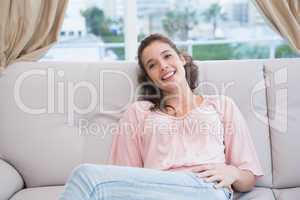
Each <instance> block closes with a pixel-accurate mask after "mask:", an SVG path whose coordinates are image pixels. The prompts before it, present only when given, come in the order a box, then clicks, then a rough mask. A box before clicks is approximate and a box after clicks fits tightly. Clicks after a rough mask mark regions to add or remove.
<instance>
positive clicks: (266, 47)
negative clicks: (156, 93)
mask: <svg viewBox="0 0 300 200" xmlns="http://www.w3.org/2000/svg"><path fill="white" fill-rule="evenodd" d="M126 5H128V6H131V7H132V8H136V20H132V18H131V19H128V18H129V17H134V16H135V14H134V12H133V13H128V14H127V15H126ZM129 10H130V9H129ZM131 11H132V10H131ZM131 11H129V12H131ZM125 18H127V21H131V22H132V21H137V23H127V24H128V27H127V29H126V30H130V31H132V30H135V29H137V33H135V32H134V31H133V32H130V33H129V34H130V35H131V39H132V37H134V38H136V40H138V41H140V40H141V39H142V38H144V37H145V36H146V35H148V34H150V33H155V32H158V33H163V34H165V35H167V36H168V37H170V38H171V39H173V41H175V43H177V44H178V46H179V47H180V48H182V49H183V50H185V51H187V52H188V53H189V54H191V55H192V56H193V58H194V59H196V60H198V59H199V60H221V59H222V60H227V59H261V58H282V57H298V56H297V55H296V54H295V53H293V51H292V50H291V48H290V47H289V46H288V44H287V42H286V41H284V40H282V39H281V37H280V36H279V35H278V34H277V33H276V32H275V31H273V30H272V29H271V28H270V27H269V25H268V24H267V23H266V22H265V20H264V17H263V16H261V15H260V14H259V12H258V11H257V9H256V8H255V6H254V5H253V4H252V3H251V1H250V0H218V1H217V0H205V1H203V0H110V1H104V0H70V2H69V7H68V9H67V12H66V17H65V21H64V24H63V27H62V31H61V37H60V41H59V43H58V44H57V45H56V46H54V48H52V49H51V50H50V51H49V52H48V53H47V55H46V56H45V57H44V58H43V60H72V61H74V58H75V59H77V60H80V61H89V60H93V61H96V60H124V59H125V49H126V50H128V49H129V50H131V51H132V52H136V49H132V48H136V47H135V45H133V43H134V42H135V41H131V40H130V42H128V43H126V44H125V26H124V24H125V21H126V19H125ZM135 36H136V37H135ZM129 38H130V37H129ZM125 47H126V48H125ZM130 48H131V49H130ZM62 52H64V53H62ZM68 52H69V53H68ZM134 57H135V56H131V58H134Z"/></svg>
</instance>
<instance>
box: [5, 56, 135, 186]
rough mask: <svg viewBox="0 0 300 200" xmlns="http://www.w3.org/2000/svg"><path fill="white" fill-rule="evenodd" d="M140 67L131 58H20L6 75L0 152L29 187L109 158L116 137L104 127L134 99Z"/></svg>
mask: <svg viewBox="0 0 300 200" xmlns="http://www.w3.org/2000/svg"><path fill="white" fill-rule="evenodd" d="M132 66H133V67H132ZM135 70H136V65H135V63H130V62H129V63H127V62H114V63H63V62H61V63H60V62H45V63H42V62H20V63H16V64H14V65H11V66H9V67H8V68H7V70H6V71H5V73H4V74H2V75H1V78H0V91H1V92H0V99H1V101H0V119H1V126H0V152H1V153H0V154H1V156H2V157H3V158H4V159H5V160H7V161H9V162H10V163H11V164H12V165H14V167H16V169H17V170H18V171H19V172H20V174H21V175H22V177H23V178H24V181H25V185H26V187H38V186H47V185H62V184H64V183H65V181H66V179H67V177H68V176H69V173H70V172H71V170H72V169H73V168H74V167H75V166H77V165H79V164H80V163H86V162H89V163H96V164H103V163H105V162H106V157H107V155H108V151H109V146H110V140H111V137H110V135H108V136H106V135H103V132H104V131H102V129H104V130H106V128H107V124H111V123H114V122H117V121H118V119H119V115H120V114H121V112H122V111H123V110H124V108H125V106H126V104H127V103H128V101H130V99H129V97H130V92H132V91H134V90H133V89H132V85H136V83H135V82H134V78H128V74H129V75H130V74H131V75H134V76H135V74H136V73H135ZM102 76H103V77H104V78H101V77H102ZM18 81H19V83H21V85H20V88H19V89H18V87H17V86H18ZM131 81H133V82H131ZM51 86H53V87H51ZM104 86H105V87H104ZM15 87H16V88H17V89H18V90H17V91H16V92H17V93H14V89H15ZM16 94H17V95H18V94H19V95H20V97H18V96H17V97H16ZM18 100H19V102H18ZM17 102H18V103H17ZM20 102H21V103H20ZM73 102H74V105H75V106H76V109H74V107H73V106H72V104H73ZM22 104H23V105H22ZM102 104H103V106H102ZM24 107H25V108H24ZM26 107H30V108H34V110H33V111H35V112H36V113H29V111H30V112H31V111H32V110H28V109H27V110H26ZM87 108H90V109H87ZM103 108H104V111H107V110H110V111H115V112H114V113H110V114H107V113H106V112H103V111H102V110H103ZM38 109H45V112H44V111H43V110H38ZM38 111H40V112H42V113H38ZM101 125H103V126H101ZM86 130H88V131H86ZM103 136H105V137H103Z"/></svg>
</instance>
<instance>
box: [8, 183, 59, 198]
mask: <svg viewBox="0 0 300 200" xmlns="http://www.w3.org/2000/svg"><path fill="white" fill-rule="evenodd" d="M63 191H64V186H51V187H35V188H28V189H24V190H21V191H19V192H17V193H16V194H15V195H14V196H13V197H12V198H11V199H10V200H41V199H43V200H58V199H59V196H60V194H61V193H62V192H63Z"/></svg>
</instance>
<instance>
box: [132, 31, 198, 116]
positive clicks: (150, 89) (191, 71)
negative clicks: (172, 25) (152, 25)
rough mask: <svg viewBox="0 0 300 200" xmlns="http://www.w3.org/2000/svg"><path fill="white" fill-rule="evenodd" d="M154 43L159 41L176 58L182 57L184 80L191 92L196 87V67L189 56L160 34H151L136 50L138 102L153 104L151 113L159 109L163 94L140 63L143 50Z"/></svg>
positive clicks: (141, 62)
mask: <svg viewBox="0 0 300 200" xmlns="http://www.w3.org/2000/svg"><path fill="white" fill-rule="evenodd" d="M155 41H160V42H163V43H166V44H168V45H169V46H170V47H171V48H172V49H174V51H175V52H176V53H177V55H178V56H180V55H182V56H183V57H184V59H185V61H186V64H185V65H184V69H185V78H186V80H187V83H188V85H189V87H190V88H191V90H192V91H193V90H194V89H195V88H196V87H197V86H198V67H197V65H196V64H195V63H194V62H193V59H192V57H191V56H189V55H188V54H186V53H182V52H181V51H180V50H179V49H178V48H177V47H176V45H175V44H174V43H173V42H172V41H171V40H170V39H169V38H167V37H166V36H164V35H162V34H158V33H155V34H151V35H149V36H148V37H146V38H145V39H143V40H142V41H141V43H140V46H139V48H138V64H139V66H140V71H139V75H138V82H139V84H140V85H141V91H140V95H141V96H140V98H139V100H146V101H150V102H152V103H153V104H154V106H152V107H151V108H150V110H151V111H154V110H157V109H160V108H161V106H164V105H161V102H162V100H163V93H162V91H161V89H160V88H158V87H157V86H156V85H155V84H154V83H153V81H152V80H151V78H150V77H149V75H148V74H147V72H146V70H145V66H144V63H143V61H142V54H143V51H144V49H145V48H146V47H147V46H149V45H150V44H151V43H152V42H155Z"/></svg>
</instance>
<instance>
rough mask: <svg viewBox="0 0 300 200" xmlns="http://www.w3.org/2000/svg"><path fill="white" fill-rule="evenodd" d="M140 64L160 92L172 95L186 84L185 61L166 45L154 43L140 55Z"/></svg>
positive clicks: (158, 42)
mask: <svg viewBox="0 0 300 200" xmlns="http://www.w3.org/2000/svg"><path fill="white" fill-rule="evenodd" d="M142 63H143V66H144V69H145V71H146V73H147V74H148V76H149V77H150V79H151V80H152V81H153V82H154V84H155V85H157V86H158V87H159V88H160V89H161V90H163V91H164V92H168V93H173V92H174V91H175V90H176V89H178V87H180V86H181V85H182V84H186V78H185V69H184V65H185V64H186V61H185V59H184V57H183V56H182V55H178V53H177V52H176V51H175V50H174V49H173V48H172V47H171V46H170V45H169V44H167V43H164V42H161V41H154V42H152V43H151V44H150V45H149V46H147V47H146V48H145V49H144V51H143V53H142Z"/></svg>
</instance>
